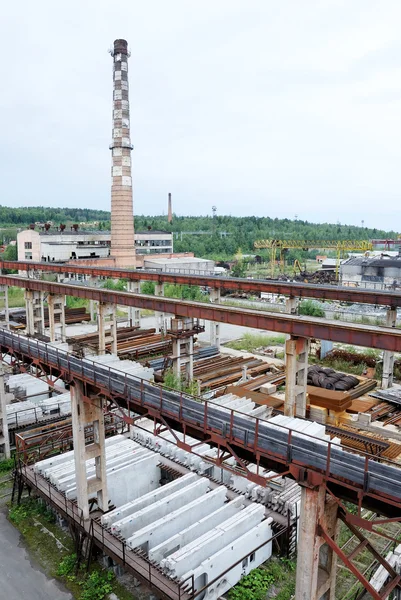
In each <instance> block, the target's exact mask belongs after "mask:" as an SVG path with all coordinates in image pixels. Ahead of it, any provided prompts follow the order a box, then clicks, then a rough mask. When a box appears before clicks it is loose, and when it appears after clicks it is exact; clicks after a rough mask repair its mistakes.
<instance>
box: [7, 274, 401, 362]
mask: <svg viewBox="0 0 401 600" xmlns="http://www.w3.org/2000/svg"><path fill="white" fill-rule="evenodd" d="M0 284H1V285H14V286H17V287H18V286H19V287H22V288H25V289H30V290H33V291H47V292H49V293H52V294H62V295H66V296H78V297H80V298H88V299H91V300H97V301H100V302H107V303H111V304H120V305H124V306H133V307H135V308H143V309H151V310H154V311H157V312H161V313H168V314H172V315H176V316H180V317H190V318H197V319H203V320H206V321H215V322H218V323H229V324H231V325H240V326H242V327H253V328H256V329H265V330H268V331H277V332H280V333H286V334H289V335H293V336H297V337H305V338H318V339H326V340H330V341H333V342H344V343H347V344H353V345H356V346H366V347H368V348H381V349H382V350H389V351H391V352H401V331H400V330H397V329H394V328H390V327H376V326H373V325H360V324H355V323H352V324H351V323H345V322H341V321H329V320H326V319H322V318H316V317H313V318H311V317H299V316H297V315H291V314H284V313H269V312H266V311H262V310H253V309H247V308H240V307H231V306H230V307H227V306H224V305H221V304H215V303H204V302H191V301H188V300H177V299H175V298H164V297H161V296H147V295H144V294H134V293H129V292H117V291H112V290H105V289H99V288H89V287H83V286H77V285H69V284H61V283H53V282H49V281H41V280H39V281H38V280H32V279H27V278H24V277H16V276H12V275H0Z"/></svg>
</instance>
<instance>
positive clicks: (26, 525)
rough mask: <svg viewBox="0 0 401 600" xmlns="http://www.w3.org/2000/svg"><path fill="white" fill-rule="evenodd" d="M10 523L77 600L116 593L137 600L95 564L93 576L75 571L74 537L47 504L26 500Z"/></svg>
mask: <svg viewBox="0 0 401 600" xmlns="http://www.w3.org/2000/svg"><path fill="white" fill-rule="evenodd" d="M9 519H10V521H11V522H12V523H13V524H14V525H15V527H17V529H18V530H19V531H20V532H21V534H22V536H23V538H24V541H25V544H26V546H27V548H28V550H29V552H30V553H31V554H32V555H33V557H34V558H35V560H36V561H37V562H38V563H39V564H40V565H41V566H42V568H43V569H44V571H45V572H46V574H47V575H48V576H49V577H54V578H56V579H57V580H59V581H61V582H62V583H63V584H64V585H65V586H66V587H67V588H68V589H69V590H70V592H71V593H72V595H73V596H74V598H76V599H77V600H103V599H105V598H108V596H109V594H110V593H112V592H114V593H115V594H116V595H117V596H118V598H119V600H136V596H133V595H132V594H131V593H130V592H128V591H127V590H126V589H125V588H124V587H123V586H122V585H121V584H120V583H119V582H118V581H116V579H115V577H114V574H113V573H112V572H111V571H108V570H106V569H102V568H101V567H100V565H99V564H98V563H97V562H93V563H92V566H91V569H90V573H89V574H87V573H86V570H85V569H84V568H81V569H80V570H79V571H78V573H76V572H75V560H76V559H75V556H74V554H73V553H74V545H73V542H72V539H71V537H70V536H69V535H68V534H67V533H66V532H64V531H63V530H61V529H60V528H59V527H58V526H57V525H56V523H55V518H54V515H53V513H52V512H51V511H50V510H48V509H47V507H46V505H44V504H42V503H40V502H38V500H36V499H33V498H24V499H23V501H22V502H21V504H20V505H15V506H12V507H11V508H10V511H9Z"/></svg>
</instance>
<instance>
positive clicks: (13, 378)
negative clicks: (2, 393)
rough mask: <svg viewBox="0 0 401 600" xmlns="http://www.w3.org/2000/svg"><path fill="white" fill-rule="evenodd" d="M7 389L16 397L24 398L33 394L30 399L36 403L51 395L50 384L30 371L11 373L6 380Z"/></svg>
mask: <svg viewBox="0 0 401 600" xmlns="http://www.w3.org/2000/svg"><path fill="white" fill-rule="evenodd" d="M6 390H7V391H9V392H11V393H12V394H13V395H14V397H16V398H21V399H22V398H26V397H27V396H31V398H30V400H31V402H34V403H39V402H40V401H41V400H46V399H47V398H48V397H49V386H48V384H47V383H46V382H45V381H43V380H42V379H38V378H36V377H33V376H32V375H29V374H28V373H20V374H18V375H10V376H9V377H8V378H7V380H6Z"/></svg>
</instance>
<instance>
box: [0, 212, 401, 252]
mask: <svg viewBox="0 0 401 600" xmlns="http://www.w3.org/2000/svg"><path fill="white" fill-rule="evenodd" d="M38 221H39V222H46V221H52V222H53V223H54V224H55V225H58V224H59V223H66V222H67V223H68V222H73V223H82V222H85V223H88V222H92V223H94V222H96V225H95V224H94V227H98V224H97V223H98V222H100V223H101V225H100V228H109V227H110V213H109V212H107V211H103V210H93V209H85V208H46V207H43V206H38V207H23V208H22V207H21V208H9V207H6V206H0V227H14V228H20V227H25V226H27V225H29V224H30V223H35V222H38ZM147 228H152V229H162V230H166V231H172V232H174V233H175V234H176V235H175V236H174V248H175V250H176V251H177V252H185V251H192V252H195V254H196V255H198V256H214V257H217V256H219V255H221V256H222V257H229V256H233V255H234V254H235V253H236V252H237V250H238V248H241V250H242V252H243V253H254V252H255V251H254V247H253V244H254V242H255V240H258V239H264V238H275V239H287V240H288V239H298V240H310V241H314V240H346V239H355V240H368V239H372V238H395V237H397V233H396V232H395V231H383V230H380V229H375V228H368V227H358V226H353V225H343V224H339V223H336V224H332V223H309V222H308V221H301V220H290V219H271V218H270V217H232V216H228V215H226V216H216V217H214V218H213V217H212V216H207V217H178V216H176V215H174V218H173V222H172V224H171V225H170V224H169V223H168V222H167V217H166V216H165V215H160V216H143V215H135V229H136V230H137V231H138V230H144V229H147ZM188 232H205V233H206V234H202V235H194V234H193V233H192V234H191V233H188Z"/></svg>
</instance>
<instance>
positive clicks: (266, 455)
mask: <svg viewBox="0 0 401 600" xmlns="http://www.w3.org/2000/svg"><path fill="white" fill-rule="evenodd" d="M12 336H13V339H15V340H16V341H17V340H18V339H19V338H21V339H23V340H24V343H26V342H27V341H28V350H27V351H26V350H24V351H23V352H24V354H23V356H25V355H26V353H27V352H28V356H27V358H28V362H29V353H30V350H29V346H30V345H31V344H32V345H33V347H35V349H36V354H39V350H38V342H37V341H36V340H31V339H28V340H27V338H25V337H23V336H19V335H18V334H12ZM15 346H16V344H15ZM12 347H13V346H12ZM41 348H42V346H41ZM52 350H53V351H54V353H55V355H56V356H55V358H52V361H50V360H49V358H48V359H47V361H49V362H47V361H46V365H48V366H51V367H52V368H53V369H54V371H56V372H60V375H62V376H63V377H64V376H65V377H66V378H67V380H68V381H71V379H72V378H73V377H75V378H77V379H79V380H81V381H82V382H83V383H86V384H87V385H89V386H94V387H95V389H98V390H99V391H100V392H101V393H102V394H104V395H105V396H108V397H113V400H114V401H115V403H116V404H120V406H126V407H127V408H128V410H129V411H131V410H133V409H134V410H135V412H136V413H139V414H144V413H148V414H150V415H151V416H153V417H155V416H156V417H157V418H159V417H163V419H164V420H165V421H166V422H167V423H169V424H170V426H175V427H177V429H178V430H182V429H183V425H184V424H186V425H187V431H189V433H190V435H192V436H193V437H197V438H198V439H200V440H201V439H203V440H204V439H205V437H207V438H208V440H210V442H211V443H212V444H214V445H216V446H221V447H226V448H227V444H228V448H227V449H228V450H230V448H231V449H232V450H233V451H234V452H235V454H236V455H237V456H239V455H240V454H241V458H243V454H245V455H248V456H250V457H251V460H254V458H256V461H259V462H260V464H261V465H262V466H263V465H266V466H267V467H268V468H269V469H272V470H275V471H277V472H283V471H289V472H290V474H291V476H292V477H293V478H294V479H295V480H297V481H298V482H299V483H302V484H309V485H320V484H321V483H322V482H325V484H326V486H328V485H329V484H330V485H333V486H335V487H337V488H338V487H339V488H340V491H341V489H342V490H343V491H344V492H343V493H344V497H347V494H346V491H347V490H351V491H352V493H353V494H360V496H359V497H360V499H361V500H360V504H361V506H362V500H363V501H364V502H365V505H369V502H368V499H370V503H371V504H370V505H371V506H372V501H373V502H374V506H377V503H379V504H380V507H381V510H379V512H381V513H383V514H387V515H390V514H391V512H392V515H391V516H393V515H394V508H396V509H397V511H398V513H399V512H400V511H401V498H399V497H393V496H390V495H388V494H384V493H383V492H381V491H375V490H369V488H368V485H366V484H367V477H365V485H360V484H356V483H355V482H352V481H350V480H343V479H342V478H340V477H337V476H334V475H332V474H331V469H330V449H331V445H332V442H330V441H327V442H326V443H327V447H328V453H327V463H326V467H325V469H319V468H318V467H314V466H313V465H309V464H307V463H300V462H299V461H295V460H294V459H293V457H292V444H291V440H292V431H291V430H290V429H288V428H287V427H284V426H277V427H280V429H281V430H282V431H283V432H284V431H285V432H286V435H287V439H288V441H287V453H286V455H283V454H281V453H278V452H273V451H271V450H265V449H263V447H260V446H259V443H258V437H257V435H255V436H254V437H255V438H256V439H255V440H254V442H252V443H251V444H249V443H247V441H246V440H242V439H241V438H239V439H236V438H235V435H234V427H233V424H234V415H238V417H241V416H243V414H242V413H241V412H239V411H236V410H234V409H230V414H231V419H230V423H229V424H228V427H227V428H226V429H225V430H224V432H221V431H216V430H213V428H211V427H210V426H209V424H208V419H207V414H208V406H209V405H210V406H213V402H209V401H205V402H204V403H203V407H204V411H203V421H202V420H201V422H200V423H199V422H194V421H191V420H190V419H186V418H184V417H183V410H182V407H183V404H182V403H183V394H181V395H180V396H179V397H178V399H179V416H178V417H177V414H176V413H169V411H168V410H167V409H166V407H165V406H163V402H162V400H161V401H160V405H159V406H158V407H156V408H155V407H154V406H152V407H151V406H149V405H148V404H147V403H146V402H145V400H144V395H143V390H144V388H143V382H142V384H141V390H140V393H139V394H138V397H137V398H135V400H133V399H131V400H130V401H129V402H128V401H126V400H125V398H126V397H127V391H128V384H129V379H130V378H129V376H128V375H127V374H124V373H123V372H121V375H123V376H124V377H125V385H124V390H123V391H122V392H119V394H118V395H113V394H111V393H110V389H111V388H112V385H111V375H112V372H113V371H112V370H111V368H110V367H109V369H108V372H109V376H108V377H109V383H108V382H107V375H104V376H103V377H104V378H105V382H103V384H102V386H101V387H100V386H99V385H98V382H97V381H96V373H95V374H94V376H93V378H92V379H91V378H88V377H87V376H86V375H85V374H84V372H83V369H82V374H81V375H79V374H76V373H73V372H72V371H71V367H70V363H69V360H68V353H65V352H64V351H63V354H62V357H61V358H60V357H59V350H58V349H57V348H55V349H54V348H52ZM41 351H42V354H43V353H44V351H43V348H42V350H41ZM15 354H18V355H19V354H21V352H15ZM32 355H33V356H35V353H33V354H32ZM61 359H62V360H63V361H64V362H65V363H66V365H67V366H66V367H65V366H63V365H61ZM106 372H107V371H106ZM155 387H158V386H155ZM159 387H160V386H159ZM161 399H162V390H161ZM125 419H126V421H127V423H131V422H132V420H131V419H130V418H126V417H125ZM252 419H253V421H254V422H255V434H256V432H257V431H258V425H257V422H258V421H259V422H260V419H258V418H255V417H253V418H252ZM303 436H304V437H309V438H310V439H311V441H314V440H315V439H316V438H314V437H313V436H310V435H307V434H303ZM360 455H361V456H364V457H365V473H366V474H367V468H368V465H369V460H375V462H376V461H377V457H372V456H370V455H368V454H365V453H363V452H361V453H360ZM381 462H384V463H386V464H389V465H392V466H394V467H396V468H397V469H399V465H398V464H397V463H394V462H393V461H390V460H387V459H386V460H384V459H381ZM348 496H349V494H348ZM390 507H393V510H392V511H391V510H390ZM398 513H397V514H398Z"/></svg>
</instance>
